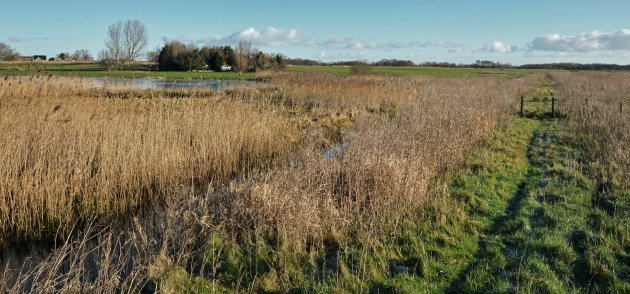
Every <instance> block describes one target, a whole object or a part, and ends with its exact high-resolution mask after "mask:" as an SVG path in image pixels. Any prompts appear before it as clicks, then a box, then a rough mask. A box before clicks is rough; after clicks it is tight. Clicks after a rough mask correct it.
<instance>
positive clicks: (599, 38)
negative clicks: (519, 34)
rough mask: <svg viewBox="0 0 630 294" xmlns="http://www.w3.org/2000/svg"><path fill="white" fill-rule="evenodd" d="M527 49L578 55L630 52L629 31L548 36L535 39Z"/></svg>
mask: <svg viewBox="0 0 630 294" xmlns="http://www.w3.org/2000/svg"><path fill="white" fill-rule="evenodd" d="M528 49H529V50H531V51H548V52H580V53H590V52H603V51H630V29H623V30H619V31H616V32H611V33H603V32H598V31H591V32H585V33H582V34H580V35H578V36H562V35H559V34H550V35H546V36H544V37H536V38H535V39H534V40H533V41H532V43H531V44H530V45H529V48H528Z"/></svg>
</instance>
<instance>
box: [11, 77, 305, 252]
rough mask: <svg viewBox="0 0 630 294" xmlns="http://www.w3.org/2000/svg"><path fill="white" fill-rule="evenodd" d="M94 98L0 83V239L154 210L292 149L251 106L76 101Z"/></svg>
mask: <svg viewBox="0 0 630 294" xmlns="http://www.w3.org/2000/svg"><path fill="white" fill-rule="evenodd" d="M102 92H103V91H102V90H98V89H93V88H90V87H87V86H84V85H83V86H82V85H80V84H73V83H68V82H67V81H64V83H61V82H59V81H55V80H53V79H48V78H31V79H24V78H6V79H4V80H2V81H0V97H1V98H0V151H1V152H0V223H1V227H0V228H1V229H2V234H1V235H0V238H3V239H5V240H6V239H14V238H27V239H28V238H39V237H40V235H41V234H43V233H51V232H55V231H57V229H58V226H61V227H62V228H68V227H69V226H70V225H71V224H73V223H74V222H75V221H76V220H77V219H80V218H83V217H88V216H92V215H94V214H98V215H112V214H122V213H125V212H126V211H129V209H132V208H135V207H137V206H138V205H139V204H141V203H143V202H145V201H158V200H160V198H161V196H162V195H163V194H164V191H166V190H167V189H168V188H169V187H170V186H172V185H175V184H181V183H195V182H196V181H201V182H203V181H208V180H209V181H225V180H227V179H229V178H230V177H232V176H234V175H237V174H240V173H241V172H243V171H245V170H249V169H252V168H255V167H260V166H264V165H267V164H268V163H269V162H270V161H271V160H272V159H273V158H275V157H277V156H280V155H282V154H285V153H286V152H287V151H288V150H289V148H291V146H292V144H294V143H295V140H296V139H297V137H296V132H295V130H294V129H293V128H292V127H291V126H290V125H288V123H287V122H286V121H285V120H284V119H282V118H281V117H280V116H279V115H278V114H277V113H274V111H273V110H271V109H269V108H266V107H263V106H260V105H258V106H255V105H247V104H244V103H242V102H238V101H227V100H225V101H220V98H221V97H220V96H217V98H215V99H212V98H210V99H206V98H188V99H166V98H153V99H107V98H90V97H85V96H86V93H91V94H96V93H102ZM119 92H121V93H122V92H124V91H119ZM191 93H194V92H191ZM94 97H98V96H97V95H95V96H94Z"/></svg>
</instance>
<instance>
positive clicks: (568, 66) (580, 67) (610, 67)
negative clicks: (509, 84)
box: [518, 63, 630, 70]
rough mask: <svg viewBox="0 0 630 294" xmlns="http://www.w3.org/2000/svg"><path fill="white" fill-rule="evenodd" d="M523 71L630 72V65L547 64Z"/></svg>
mask: <svg viewBox="0 0 630 294" xmlns="http://www.w3.org/2000/svg"><path fill="white" fill-rule="evenodd" d="M518 68H522V69H564V70H630V65H619V64H606V63H589V64H581V63H545V64H525V65H521V66H519V67H518Z"/></svg>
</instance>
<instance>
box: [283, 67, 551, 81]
mask: <svg viewBox="0 0 630 294" xmlns="http://www.w3.org/2000/svg"><path fill="white" fill-rule="evenodd" d="M287 70H289V71H292V72H326V73H330V74H334V75H347V74H350V73H351V72H352V67H350V66H299V65H296V66H288V67H287ZM369 70H370V71H371V72H374V73H380V74H386V75H417V74H424V75H440V76H486V75H501V76H507V77H512V78H517V77H522V76H526V75H530V74H532V73H537V72H541V70H526V69H481V68H441V67H393V66H375V67H370V68H369Z"/></svg>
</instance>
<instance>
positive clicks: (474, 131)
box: [218, 74, 540, 251]
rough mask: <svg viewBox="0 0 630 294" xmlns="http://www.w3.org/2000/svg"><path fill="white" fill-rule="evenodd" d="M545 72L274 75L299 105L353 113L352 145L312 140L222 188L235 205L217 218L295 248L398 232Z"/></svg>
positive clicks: (348, 130) (345, 138)
mask: <svg viewBox="0 0 630 294" xmlns="http://www.w3.org/2000/svg"><path fill="white" fill-rule="evenodd" d="M539 80H540V77H534V76H532V77H529V78H525V79H517V80H508V79H503V78H484V79H480V78H451V79H444V78H436V77H383V76H350V77H345V78H337V77H330V76H327V75H313V74H310V75H280V76H276V77H274V78H273V79H272V82H271V83H272V85H273V86H276V87H277V89H281V90H280V91H282V96H283V97H285V99H290V100H291V101H293V102H296V101H297V103H294V104H295V105H304V104H305V103H307V102H309V101H310V102H314V106H313V111H315V112H325V111H324V110H319V111H318V110H317V109H318V108H322V109H329V111H332V112H335V111H336V112H337V113H339V112H341V113H343V112H350V113H355V115H354V116H353V117H352V119H351V120H352V123H349V124H347V125H346V126H344V127H342V128H341V137H342V139H341V140H340V141H341V142H342V143H343V146H344V148H345V151H344V153H343V155H342V156H340V157H338V158H335V159H333V160H331V161H328V160H326V159H325V158H324V156H323V155H322V152H321V151H320V150H318V149H317V148H313V149H309V150H307V151H305V152H304V153H302V154H300V156H301V157H300V158H299V159H297V160H295V162H294V164H293V165H292V166H290V167H287V168H285V169H280V170H276V171H274V172H272V173H268V174H265V175H263V176H261V178H260V179H258V180H256V181H251V182H249V183H247V184H244V185H241V186H238V187H235V188H234V189H233V191H232V194H231V195H232V198H231V200H232V201H225V197H223V196H222V199H223V200H222V203H226V205H229V208H226V209H223V211H229V212H230V213H228V214H226V215H224V216H223V217H222V218H219V219H220V221H218V223H220V224H222V225H224V226H227V228H228V229H227V231H228V232H238V233H242V231H243V228H247V229H253V232H254V234H255V235H258V236H267V237H269V236H271V237H272V238H273V239H274V240H278V242H279V244H282V246H286V248H291V250H292V251H295V250H298V251H299V250H305V249H306V248H307V247H308V246H307V245H308V244H312V243H318V242H322V240H323V239H326V238H331V236H351V235H353V234H357V232H360V233H365V234H368V235H369V233H372V234H383V233H393V232H394V231H395V227H396V226H397V224H399V223H400V222H401V221H403V220H404V218H405V217H406V216H408V213H410V212H412V211H414V210H416V209H417V208H419V207H423V206H431V205H439V202H441V199H437V198H432V196H431V194H430V193H428V191H427V189H428V185H429V184H430V182H431V180H432V179H433V178H435V177H436V176H439V175H440V174H441V173H442V172H444V171H445V170H448V169H450V168H453V167H454V166H456V165H458V164H459V163H460V162H461V161H462V160H463V157H464V155H465V154H466V152H467V151H468V150H470V149H471V148H472V147H473V146H474V145H475V144H476V143H477V142H479V141H480V140H481V139H482V138H483V137H485V136H487V135H489V134H490V133H491V132H492V130H493V129H494V128H495V126H496V124H497V123H498V122H499V121H500V120H501V119H502V118H504V117H505V116H506V115H507V114H508V113H510V111H511V110H513V106H514V105H515V103H516V102H517V101H518V97H519V96H521V95H525V94H527V93H528V92H530V91H532V90H533V88H534V87H535V85H536V83H538V82H539ZM311 105H313V104H312V103H311ZM375 107H376V109H378V110H377V111H375V110H374V109H375ZM330 109H332V110H330ZM433 196H435V195H433ZM379 227H380V228H382V229H378V228H379ZM352 232H354V233H352ZM309 246H310V245H309Z"/></svg>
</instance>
